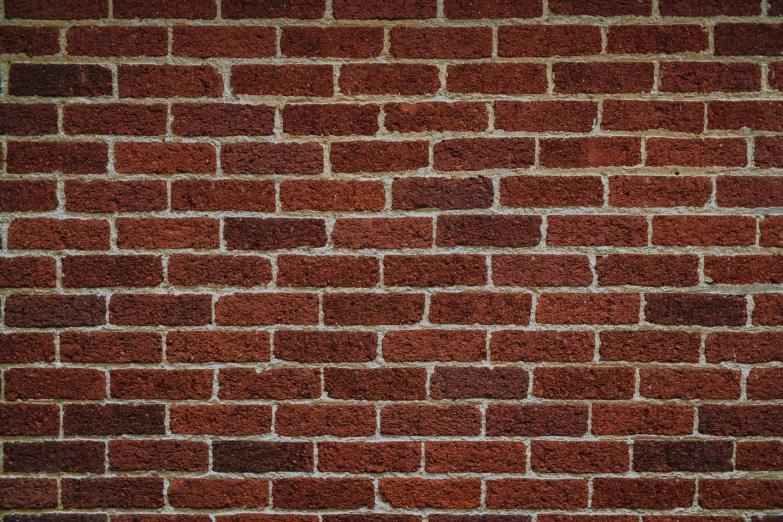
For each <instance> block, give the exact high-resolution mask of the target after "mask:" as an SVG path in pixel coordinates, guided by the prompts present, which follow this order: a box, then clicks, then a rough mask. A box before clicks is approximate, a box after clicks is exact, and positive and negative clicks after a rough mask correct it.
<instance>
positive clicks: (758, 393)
mask: <svg viewBox="0 0 783 522" xmlns="http://www.w3.org/2000/svg"><path fill="white" fill-rule="evenodd" d="M782 378H783V372H781V370H780V368H754V369H752V370H751V371H750V374H749V375H748V382H747V387H748V398H749V399H759V400H775V399H781V398H783V387H781V384H780V383H781V382H783V381H781V379H782Z"/></svg>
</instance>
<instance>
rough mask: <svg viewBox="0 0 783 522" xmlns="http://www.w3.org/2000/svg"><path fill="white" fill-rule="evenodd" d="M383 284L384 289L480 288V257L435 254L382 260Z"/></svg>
mask: <svg viewBox="0 0 783 522" xmlns="http://www.w3.org/2000/svg"><path fill="white" fill-rule="evenodd" d="M383 264H384V269H383V270H384V272H383V274H384V276H383V277H384V284H386V285H388V286H419V287H427V286H458V285H469V286H483V285H485V284H486V283H487V262H486V258H485V257H484V256H477V255H463V254H439V255H427V256H405V255H396V256H395V255H388V256H386V257H384V260H383Z"/></svg>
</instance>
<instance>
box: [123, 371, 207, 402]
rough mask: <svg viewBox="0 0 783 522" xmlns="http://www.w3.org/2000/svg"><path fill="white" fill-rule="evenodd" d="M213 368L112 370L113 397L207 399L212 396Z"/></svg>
mask: <svg viewBox="0 0 783 522" xmlns="http://www.w3.org/2000/svg"><path fill="white" fill-rule="evenodd" d="M212 375H213V371H212V370H147V369H128V370H112V371H111V396H112V398H114V399H172V400H188V399H193V400H196V399H201V400H207V399H209V398H210V397H211V396H212Z"/></svg>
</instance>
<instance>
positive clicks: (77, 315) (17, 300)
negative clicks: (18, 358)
mask: <svg viewBox="0 0 783 522" xmlns="http://www.w3.org/2000/svg"><path fill="white" fill-rule="evenodd" d="M105 323H106V298H105V297H104V296H102V295H74V294H68V295H54V294H50V295H45V294H35V295H22V294H14V295H10V296H8V297H6V299H5V324H6V326H20V327H24V328H65V327H70V326H98V325H102V324H105Z"/></svg>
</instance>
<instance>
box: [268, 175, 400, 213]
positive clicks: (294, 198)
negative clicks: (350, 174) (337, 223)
mask: <svg viewBox="0 0 783 522" xmlns="http://www.w3.org/2000/svg"><path fill="white" fill-rule="evenodd" d="M280 202H281V205H282V208H283V210H287V211H289V210H290V211H296V210H317V211H340V210H342V211H354V212H362V211H375V212H378V211H380V210H383V208H384V206H386V190H385V188H384V186H383V183H382V182H381V181H353V180H350V181H349V180H294V181H283V182H282V183H281V184H280Z"/></svg>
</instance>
